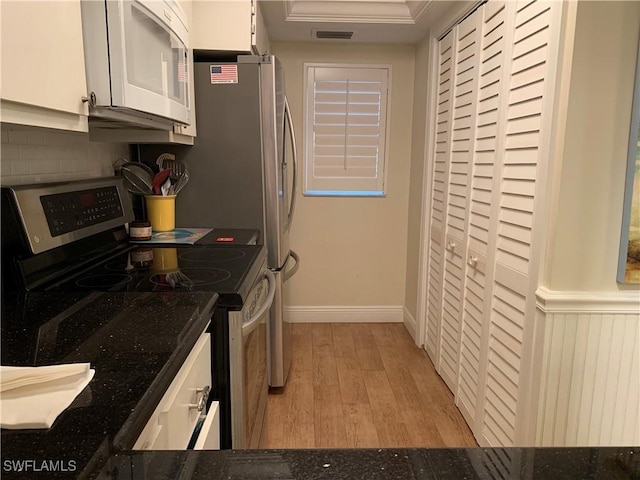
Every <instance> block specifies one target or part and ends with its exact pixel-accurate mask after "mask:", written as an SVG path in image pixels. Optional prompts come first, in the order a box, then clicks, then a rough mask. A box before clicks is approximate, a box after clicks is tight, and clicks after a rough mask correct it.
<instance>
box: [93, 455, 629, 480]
mask: <svg viewBox="0 0 640 480" xmlns="http://www.w3.org/2000/svg"><path fill="white" fill-rule="evenodd" d="M102 474H103V477H101V478H114V479H115V478H117V479H153V480H164V479H177V478H179V479H184V480H203V479H208V480H217V479H237V480H240V479H247V480H249V479H305V480H307V479H308V480H311V479H327V480H329V479H330V480H339V479H344V480H358V479H362V480H374V479H381V480H382V479H385V480H386V479H399V480H410V479H424V480H427V479H429V480H473V479H483V480H484V479H487V480H489V479H491V480H498V479H522V480H526V479H541V480H594V479H603V480H605V479H606V480H622V479H630V480H631V479H633V480H637V479H639V478H640V448H495V449H481V448H474V449H437V448H434V449H379V450H374V449H363V450H253V451H251V450H245V451H233V450H226V451H220V452H213V451H206V452H194V451H189V452H144V453H142V452H140V453H138V452H136V453H132V454H122V455H118V456H115V457H113V458H112V459H110V463H109V465H108V467H107V468H105V469H104V471H103V472H102Z"/></svg>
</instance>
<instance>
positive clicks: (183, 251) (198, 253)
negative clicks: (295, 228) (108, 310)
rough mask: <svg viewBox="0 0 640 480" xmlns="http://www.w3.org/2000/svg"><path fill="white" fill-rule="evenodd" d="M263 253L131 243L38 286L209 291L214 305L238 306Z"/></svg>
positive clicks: (247, 249)
mask: <svg viewBox="0 0 640 480" xmlns="http://www.w3.org/2000/svg"><path fill="white" fill-rule="evenodd" d="M265 255H266V252H265V250H264V248H263V247H262V246H261V245H235V246H222V245H220V246H214V245H203V246H196V245H193V246H180V247H176V246H153V247H147V246H140V245H136V246H130V247H129V248H127V249H125V250H124V251H122V252H118V253H117V254H115V255H113V256H111V257H108V258H106V259H105V260H103V261H102V262H100V263H99V264H98V265H95V266H91V267H89V268H86V269H84V270H82V271H80V272H77V273H75V274H72V275H69V276H67V277H65V278H64V279H62V280H58V281H55V282H50V283H49V284H48V285H47V286H46V287H44V288H42V287H41V289H43V290H47V291H50V290H57V291H109V292H140V293H142V292H192V291H199V292H215V293H217V294H218V296H219V300H218V303H217V306H219V307H227V308H231V309H233V308H237V309H240V308H242V306H243V304H244V302H245V300H246V299H247V295H248V291H249V289H250V288H251V286H252V280H248V279H255V277H256V276H257V274H258V273H259V269H260V265H261V264H262V263H263V262H262V259H263V258H264V256H265Z"/></svg>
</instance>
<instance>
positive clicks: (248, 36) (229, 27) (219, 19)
mask: <svg viewBox="0 0 640 480" xmlns="http://www.w3.org/2000/svg"><path fill="white" fill-rule="evenodd" d="M192 10H193V23H192V28H191V47H192V48H193V49H194V50H221V51H232V52H243V53H267V52H269V49H270V45H269V38H268V36H267V33H266V29H265V26H264V22H263V19H262V15H261V12H260V9H259V7H258V5H257V2H256V1H255V0H234V1H206V0H194V1H193V2H192Z"/></svg>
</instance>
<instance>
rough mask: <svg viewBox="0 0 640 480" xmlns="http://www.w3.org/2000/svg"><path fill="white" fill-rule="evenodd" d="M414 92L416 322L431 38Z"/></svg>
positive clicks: (410, 281) (412, 273)
mask: <svg viewBox="0 0 640 480" xmlns="http://www.w3.org/2000/svg"><path fill="white" fill-rule="evenodd" d="M415 62H416V66H415V80H414V82H415V83H414V91H413V98H414V102H413V125H412V127H413V128H412V133H411V178H410V181H409V217H408V228H407V275H406V280H405V283H406V292H405V299H404V302H405V303H404V304H405V307H406V309H407V311H408V313H409V314H410V315H412V316H413V318H414V319H415V318H416V316H417V311H418V277H419V274H420V226H421V221H422V195H423V179H424V166H425V161H426V153H427V152H426V147H427V146H426V143H425V142H426V132H427V101H428V100H427V97H428V91H427V83H428V79H429V37H428V36H427V37H426V38H425V39H424V40H422V42H420V43H419V44H418V45H417V46H416V56H415Z"/></svg>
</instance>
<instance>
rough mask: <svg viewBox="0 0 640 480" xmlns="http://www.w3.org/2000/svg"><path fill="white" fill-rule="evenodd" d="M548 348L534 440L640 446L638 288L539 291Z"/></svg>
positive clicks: (555, 443)
mask: <svg viewBox="0 0 640 480" xmlns="http://www.w3.org/2000/svg"><path fill="white" fill-rule="evenodd" d="M538 309H539V311H540V313H541V314H542V315H543V317H544V320H543V322H544V331H545V334H544V337H545V342H544V354H543V364H542V372H543V374H542V377H541V388H540V404H539V409H538V411H539V414H538V431H537V438H536V444H537V445H541V446H564V445H578V446H616V445H640V293H638V292H612V293H610V294H606V293H601V292H599V293H598V294H597V295H596V294H594V295H589V294H588V293H587V294H585V293H579V294H577V293H574V292H550V291H548V290H546V289H539V290H538Z"/></svg>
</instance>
